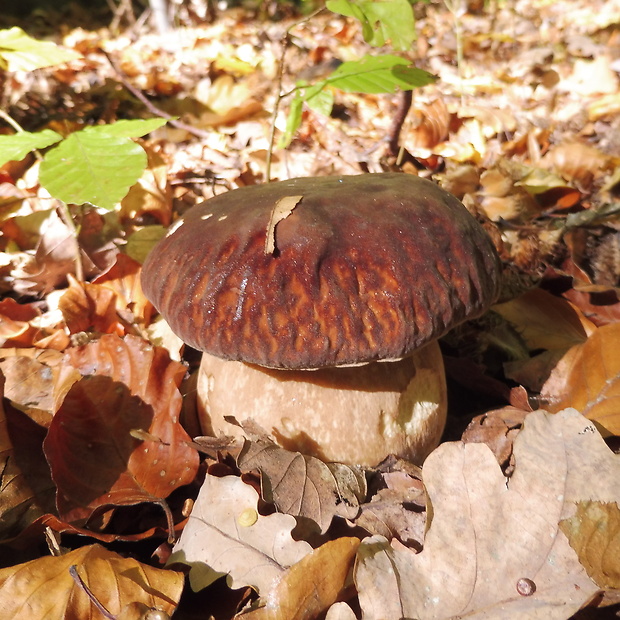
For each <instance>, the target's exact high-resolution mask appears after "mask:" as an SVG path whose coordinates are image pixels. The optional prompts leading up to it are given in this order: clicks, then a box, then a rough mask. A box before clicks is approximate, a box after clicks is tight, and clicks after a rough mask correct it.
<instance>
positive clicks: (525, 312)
mask: <svg viewBox="0 0 620 620" xmlns="http://www.w3.org/2000/svg"><path fill="white" fill-rule="evenodd" d="M493 309H494V310H495V311H496V312H497V313H499V314H500V315H501V316H503V317H504V318H505V319H506V320H507V321H508V322H509V323H510V324H511V325H512V326H513V327H514V328H515V329H516V330H517V332H518V333H519V335H520V336H521V337H522V338H523V339H524V340H525V343H526V345H527V347H528V349H529V350H530V351H537V352H538V353H537V354H535V355H534V356H533V357H531V358H530V357H528V358H526V359H516V360H514V361H509V362H506V363H505V364H504V371H505V373H506V376H507V377H509V378H511V379H513V380H514V381H517V382H518V383H520V384H521V385H525V386H527V387H528V388H530V389H531V390H534V391H540V390H541V388H542V386H543V385H544V383H545V381H547V379H548V378H549V375H550V374H551V372H552V371H553V369H554V368H555V367H556V366H557V364H558V362H559V361H560V359H561V358H562V356H563V355H564V354H565V353H566V351H567V350H568V349H570V348H571V347H572V346H573V345H576V344H581V343H583V342H585V341H586V339H587V338H588V336H589V335H590V334H591V333H592V332H593V331H594V330H595V329H596V327H595V325H594V324H593V323H592V322H591V321H589V320H588V319H587V318H586V317H585V316H583V314H582V313H581V311H579V310H578V309H577V308H575V307H574V306H573V305H572V304H571V303H570V302H568V301H566V300H565V299H562V298H561V297H555V296H554V295H551V294H550V293H547V292H546V291H543V290H541V289H533V290H531V291H527V292H526V293H524V294H523V295H521V296H520V297H518V298H516V299H513V300H511V301H509V302H506V303H503V304H497V305H496V306H494V308H493Z"/></svg>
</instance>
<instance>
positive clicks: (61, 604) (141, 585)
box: [0, 545, 183, 620]
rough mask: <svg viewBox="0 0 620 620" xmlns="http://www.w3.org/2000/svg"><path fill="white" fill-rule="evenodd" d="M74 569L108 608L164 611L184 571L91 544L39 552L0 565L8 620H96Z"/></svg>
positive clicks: (176, 595)
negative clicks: (62, 552)
mask: <svg viewBox="0 0 620 620" xmlns="http://www.w3.org/2000/svg"><path fill="white" fill-rule="evenodd" d="M71 566H75V567H76V570H77V573H78V575H79V576H80V578H81V579H82V580H83V581H84V583H85V584H86V585H87V587H88V588H89V589H90V590H91V591H92V593H93V594H94V595H95V597H96V599H97V600H98V601H99V603H101V604H102V605H103V606H104V607H105V608H106V609H107V610H108V611H109V612H110V613H111V614H113V615H117V614H121V612H122V611H123V609H124V608H125V607H126V606H129V605H131V604H133V603H142V604H143V605H145V606H146V608H153V609H158V610H161V611H163V612H166V613H168V614H172V612H173V611H174V610H175V609H176V606H177V603H178V601H179V599H180V598H181V592H182V591H183V575H182V574H181V573H176V572H174V571H171V570H162V569H159V568H152V567H151V566H147V565H146V564H141V563H140V562H138V561H136V560H134V559H131V558H123V557H121V556H120V555H118V554H116V553H113V552H112V551H108V550H107V549H104V548H103V547H101V546H99V545H90V546H87V547H81V548H80V549H76V550H75V551H71V552H70V553H67V554H65V555H61V556H58V557H43V558H39V559H37V560H33V561H31V562H26V563H25V564H19V565H17V566H11V567H9V568H4V569H2V570H0V609H2V613H3V615H4V616H5V617H6V618H12V619H13V620H48V619H50V618H63V619H64V620H98V619H99V618H101V617H102V615H101V612H99V611H98V610H97V609H96V607H95V605H94V604H93V603H92V602H91V600H90V599H89V597H88V595H87V594H86V592H85V591H84V589H83V588H81V587H80V586H79V585H78V584H77V583H76V582H75V581H74V580H73V578H72V577H71V574H70V573H69V568H70V567H71Z"/></svg>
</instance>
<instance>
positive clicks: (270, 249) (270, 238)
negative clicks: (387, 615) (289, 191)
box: [265, 196, 303, 254]
mask: <svg viewBox="0 0 620 620" xmlns="http://www.w3.org/2000/svg"><path fill="white" fill-rule="evenodd" d="M302 198H303V196H285V197H284V198H280V200H278V202H276V204H275V206H274V207H273V210H272V211H271V215H270V216H269V224H267V234H266V238H265V254H273V253H274V252H275V251H276V248H277V244H276V226H277V225H278V224H279V222H281V221H282V220H284V219H286V218H287V217H288V216H289V215H290V214H291V213H292V212H293V209H294V208H295V207H296V206H297V205H298V204H299V202H300V201H301V199H302Z"/></svg>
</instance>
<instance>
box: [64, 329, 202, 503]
mask: <svg viewBox="0 0 620 620" xmlns="http://www.w3.org/2000/svg"><path fill="white" fill-rule="evenodd" d="M66 360H67V362H68V365H69V366H72V367H74V368H77V370H79V371H80V372H81V373H82V374H84V375H93V374H95V375H104V376H107V377H110V378H111V379H113V380H114V381H118V382H119V383H122V384H125V385H126V386H127V387H128V388H129V391H130V392H131V394H133V395H134V396H138V397H139V398H140V399H141V400H142V401H144V403H146V404H147V405H148V406H150V407H151V408H152V411H153V419H152V424H151V426H150V428H146V429H143V430H146V431H148V432H149V433H150V434H151V435H152V436H154V437H157V438H158V441H144V442H142V444H140V446H139V447H138V449H137V450H136V451H135V452H134V453H133V455H132V458H131V466H132V468H134V471H135V473H136V475H139V477H140V479H141V480H142V481H143V483H144V484H146V485H147V488H148V490H149V492H150V493H152V494H153V495H154V496H156V497H167V496H168V495H169V494H170V493H171V492H172V491H174V489H176V488H178V487H180V486H183V485H185V484H189V483H190V482H191V481H192V480H193V479H194V477H195V475H196V472H197V470H198V453H197V452H196V451H195V450H194V449H193V448H191V447H190V445H189V441H190V438H189V436H188V434H187V433H186V432H185V430H184V429H183V427H182V426H181V424H180V423H179V414H180V412H181V407H182V405H183V399H182V397H181V393H180V392H179V386H180V385H181V381H182V380H183V377H184V375H185V366H183V365H182V364H180V363H178V362H173V361H171V360H170V357H169V355H168V353H167V351H166V350H165V349H162V348H161V347H153V346H152V345H151V344H149V343H148V342H147V341H146V340H142V339H141V338H137V337H135V336H125V338H123V339H121V338H119V337H118V336H114V335H111V334H109V335H105V336H102V337H101V338H100V339H99V340H98V341H96V342H93V343H91V344H88V345H85V346H83V347H75V348H72V349H68V350H67V352H66Z"/></svg>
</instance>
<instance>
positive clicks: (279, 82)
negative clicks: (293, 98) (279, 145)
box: [265, 7, 325, 183]
mask: <svg viewBox="0 0 620 620" xmlns="http://www.w3.org/2000/svg"><path fill="white" fill-rule="evenodd" d="M324 10H325V7H321V8H320V9H317V10H316V11H313V12H312V13H310V15H306V17H304V18H303V19H300V20H299V21H297V22H295V23H294V24H291V25H290V26H289V27H288V28H287V29H286V31H285V33H284V36H283V37H282V54H281V55H280V63H279V66H278V79H277V85H276V87H277V93H278V94H277V96H276V100H275V103H274V104H273V112H272V114H271V130H270V132H269V148H268V149H267V160H266V163H265V182H266V183H269V181H270V180H271V160H272V158H273V147H274V144H275V139H276V120H277V118H278V112H279V110H280V102H281V101H282V99H284V97H287V96H288V95H290V94H291V93H293V92H295V91H296V90H297V89H296V88H294V89H293V90H291V91H289V92H288V93H282V81H283V79H284V60H285V57H286V52H287V50H288V46H289V43H290V41H291V31H292V30H293V29H294V28H297V26H301V24H304V23H306V22H307V21H309V20H310V19H313V18H314V17H316V16H317V15H318V14H319V13H321V12H322V11H324Z"/></svg>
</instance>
